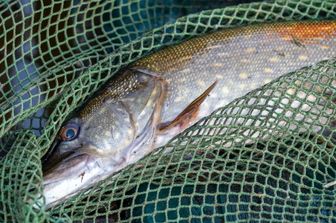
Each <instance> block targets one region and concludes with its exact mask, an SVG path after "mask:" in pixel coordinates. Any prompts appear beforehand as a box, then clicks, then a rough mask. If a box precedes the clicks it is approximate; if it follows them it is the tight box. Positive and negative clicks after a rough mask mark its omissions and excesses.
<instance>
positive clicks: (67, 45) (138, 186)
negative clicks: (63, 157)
mask: <svg viewBox="0 0 336 223" xmlns="http://www.w3.org/2000/svg"><path fill="white" fill-rule="evenodd" d="M237 2H238V1H213V2H212V3H208V2H207V1H205V0H196V1H193V0H185V1H177V0H160V1H152V0H136V1H123V0H115V1H113V0H105V1H104V0H102V1H79V0H72V1H29V0H21V1H2V3H0V15H1V17H0V18H1V20H0V55H1V56H0V86H1V88H0V90H1V93H0V109H1V114H0V137H1V141H0V154H1V155H0V157H1V161H0V176H1V179H0V188H1V189H0V190H1V192H0V221H1V222H43V221H49V222H71V221H74V222H77V221H79V222H105V221H110V222H114V221H116V222H117V221H118V222H119V221H121V222H177V221H180V222H285V221H290V222H292V221H295V222H300V221H301V222H336V209H335V207H336V196H335V195H336V187H335V184H334V183H333V182H335V180H336V158H335V156H336V129H335V127H336V60H335V59H331V60H329V61H321V62H320V63H318V64H316V65H314V66H312V67H306V68H303V69H300V70H298V71H296V72H294V73H290V74H287V75H284V76H283V77H281V78H280V79H278V80H276V81H273V82H271V83H269V84H267V85H265V86H264V87H262V88H260V89H256V90H255V91H252V92H250V93H249V94H247V95H246V96H244V97H242V98H239V99H237V100H235V101H233V102H231V103H230V104H229V105H227V106H225V107H224V108H222V109H219V110H217V111H216V112H214V113H213V114H212V115H211V116H209V117H207V118H205V119H203V120H201V121H200V122H198V123H197V124H196V125H194V126H192V127H191V128H189V129H188V130H186V131H185V132H183V133H182V134H180V135H179V136H178V137H176V138H174V139H173V140H172V141H171V142H170V143H168V144H167V145H166V146H164V147H162V148H159V149H158V150H157V151H155V152H154V153H152V154H150V155H149V156H147V157H146V158H144V159H142V160H141V161H139V162H138V163H136V164H135V165H133V166H130V167H128V168H126V169H124V170H123V171H121V172H120V173H118V174H116V175H114V176H111V177H109V178H108V179H107V180H105V181H103V182H100V183H97V185H96V186H95V187H93V188H90V189H88V190H86V191H83V192H81V193H80V194H79V195H77V196H75V197H73V198H71V199H68V200H67V201H66V202H64V203H62V204H60V205H58V206H56V207H54V208H52V209H50V210H47V209H46V208H45V206H44V204H43V202H41V199H40V198H41V197H42V170H41V157H42V156H43V155H44V154H45V153H46V152H47V150H48V148H50V145H51V143H52V141H53V140H54V138H55V136H56V134H57V132H58V129H59V128H60V126H61V125H62V122H63V121H64V120H65V119H66V118H67V117H68V116H69V115H70V114H71V112H73V111H74V110H75V109H76V108H78V107H79V106H80V105H82V104H83V103H84V102H85V100H86V99H88V98H89V96H90V95H92V93H93V92H95V91H96V90H97V89H98V88H99V87H100V86H102V85H103V84H104V83H105V82H106V81H107V80H108V79H109V78H111V77H112V76H113V75H114V74H115V73H117V72H118V70H119V69H120V68H122V67H124V66H126V65H128V64H129V63H131V62H134V61H136V60H137V59H139V58H141V57H143V56H145V55H147V54H149V53H151V52H154V51H156V50H159V49H160V48H161V47H163V46H168V45H171V44H175V43H178V42H181V41H182V40H184V39H186V38H190V37H193V36H197V35H200V34H203V33H207V32H210V31H214V30H217V29H223V28H226V27H237V26H243V25H248V24H252V23H264V22H275V21H287V20H307V19H310V20H316V19H336V1H335V0H327V1H326V0H323V1H322V0H320V1H319V0H301V1H300V0H277V1H267V2H260V1H259V2H256V1H255V2H252V1H245V2H248V3H244V4H240V5H236V4H237ZM241 2H242V1H241ZM202 10H204V11H202ZM140 167H141V168H140ZM33 204H35V205H33ZM36 204H38V205H36ZM37 206H40V207H37Z"/></svg>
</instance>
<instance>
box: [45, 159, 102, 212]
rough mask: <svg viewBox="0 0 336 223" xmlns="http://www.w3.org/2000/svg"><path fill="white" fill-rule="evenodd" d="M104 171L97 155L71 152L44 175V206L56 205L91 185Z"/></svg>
mask: <svg viewBox="0 0 336 223" xmlns="http://www.w3.org/2000/svg"><path fill="white" fill-rule="evenodd" d="M104 172H105V170H104V169H102V168H101V160H100V159H99V158H98V157H94V156H92V155H90V154H80V155H78V154H73V155H72V156H71V157H69V158H67V159H66V162H61V163H59V164H58V165H57V166H55V167H54V168H53V169H51V170H50V171H48V173H47V174H46V175H45V176H44V182H43V195H44V198H45V204H46V207H47V208H49V207H51V206H54V205H57V204H58V203H60V202H61V201H63V200H65V199H67V198H68V197H70V196H71V195H72V194H74V193H76V192H78V191H79V190H81V189H83V188H85V187H86V185H92V183H93V182H95V181H96V180H99V178H100V177H102V176H103V175H104Z"/></svg>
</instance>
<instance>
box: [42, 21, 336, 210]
mask: <svg viewBox="0 0 336 223" xmlns="http://www.w3.org/2000/svg"><path fill="white" fill-rule="evenodd" d="M335 30H336V22H335V21H322V22H295V23H277V24H263V25H254V26H248V27H241V28H232V29H224V30H221V31H217V32H214V33H211V34H207V35H204V36H201V37H197V38H193V39H191V40H188V41H185V42H183V43H181V44H178V45H175V46H171V47H168V48H166V49H163V50H161V51H158V52H156V53H154V54H152V55H149V56H148V57H145V58H143V59H141V60H139V61H137V62H136V63H134V64H132V65H131V66H130V67H129V68H127V69H126V70H125V71H123V73H121V74H119V75H118V76H117V77H115V78H113V79H112V80H111V81H110V82H109V83H108V85H107V87H106V88H104V89H103V90H101V91H100V92H98V94H96V95H95V97H94V98H93V99H91V100H90V101H89V102H88V103H87V105H86V106H85V107H84V108H83V109H82V110H81V111H80V113H79V114H78V116H76V117H74V118H72V119H70V120H69V121H68V122H67V123H66V124H65V126H67V125H69V124H72V125H75V126H77V127H78V134H77V135H76V138H75V139H72V140H63V141H60V142H58V146H57V147H56V148H55V149H54V151H53V155H51V156H50V157H49V158H48V159H47V163H49V165H47V166H48V167H46V168H45V169H46V171H45V174H44V175H45V178H44V179H45V180H44V195H45V198H46V204H47V206H49V207H51V206H53V205H55V204H57V203H59V202H61V201H63V200H64V199H66V198H68V197H70V196H72V195H74V194H76V193H78V192H79V191H80V190H82V189H85V188H88V187H89V186H92V185H93V184H96V183H97V182H98V181H99V180H102V179H105V178H106V177H108V176H110V175H112V174H113V173H115V172H117V171H119V170H121V169H122V168H124V167H126V166H128V165H130V164H132V163H134V162H136V161H138V160H139V159H141V158H142V157H144V156H145V155H147V154H148V153H149V152H151V151H153V149H155V148H157V147H158V146H161V145H164V144H165V143H166V142H167V141H169V140H170V139H171V138H172V137H174V136H175V135H177V134H178V133H180V132H181V131H183V130H184V129H186V128H187V127H189V126H190V125H192V124H193V123H195V122H196V121H198V120H199V119H200V118H202V117H204V116H206V115H209V114H210V113H212V112H213V111H214V110H216V109H217V108H219V107H222V106H224V105H226V104H228V103H229V102H231V101H232V100H234V99H236V98H238V97H240V96H243V95H245V94H246V93H248V92H249V91H251V90H254V89H256V88H258V87H261V86H262V85H264V84H266V83H268V82H270V81H272V80H274V79H276V78H278V77H280V76H281V75H283V74H286V73H289V72H292V71H295V70H297V69H299V68H302V67H305V66H309V65H313V64H315V63H317V62H319V61H321V60H324V59H330V58H332V57H335V56H336V31H335ZM50 163H51V164H52V165H50Z"/></svg>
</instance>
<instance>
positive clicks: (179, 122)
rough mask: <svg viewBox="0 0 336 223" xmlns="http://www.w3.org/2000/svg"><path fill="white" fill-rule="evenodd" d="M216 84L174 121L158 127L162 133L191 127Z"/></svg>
mask: <svg viewBox="0 0 336 223" xmlns="http://www.w3.org/2000/svg"><path fill="white" fill-rule="evenodd" d="M216 84H217V81H215V82H214V83H213V84H212V85H210V87H208V88H207V89H206V90H205V91H204V92H203V93H202V94H201V95H200V96H198V97H197V98H196V99H195V100H194V101H193V102H191V103H190V104H189V105H188V106H187V107H186V108H185V109H184V110H183V111H182V112H181V113H180V114H179V115H178V116H176V118H175V119H174V120H172V121H169V122H165V123H161V124H160V125H159V126H158V130H159V131H160V132H165V131H168V130H169V129H171V128H174V127H177V126H178V127H180V128H181V129H185V128H187V127H189V125H190V123H192V122H193V121H194V120H195V119H196V118H197V115H198V112H199V109H200V106H201V105H202V103H203V102H204V100H205V99H206V98H207V96H208V95H209V93H210V92H211V91H212V90H213V89H214V87H215V86H216Z"/></svg>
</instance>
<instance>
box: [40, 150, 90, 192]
mask: <svg viewBox="0 0 336 223" xmlns="http://www.w3.org/2000/svg"><path fill="white" fill-rule="evenodd" d="M91 158H92V156H91V155H89V154H86V153H81V154H78V153H76V152H73V153H71V154H70V155H68V156H67V157H66V158H65V159H63V160H62V161H60V162H58V163H57V164H56V165H53V166H50V167H49V169H47V170H46V171H45V172H44V174H43V175H44V182H43V185H44V186H46V185H48V184H53V183H56V182H59V181H62V180H64V179H66V178H67V177H69V176H71V175H73V174H79V173H81V172H82V171H83V170H84V169H85V168H86V166H87V164H88V163H89V161H90V159H91Z"/></svg>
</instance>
